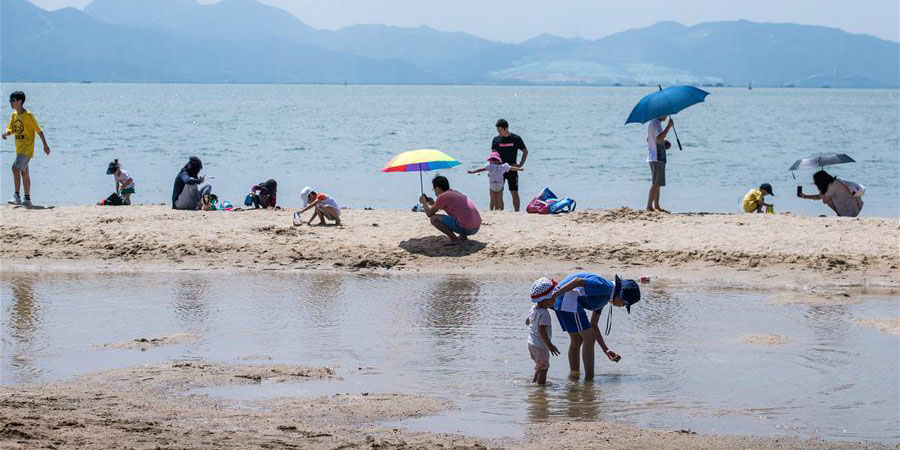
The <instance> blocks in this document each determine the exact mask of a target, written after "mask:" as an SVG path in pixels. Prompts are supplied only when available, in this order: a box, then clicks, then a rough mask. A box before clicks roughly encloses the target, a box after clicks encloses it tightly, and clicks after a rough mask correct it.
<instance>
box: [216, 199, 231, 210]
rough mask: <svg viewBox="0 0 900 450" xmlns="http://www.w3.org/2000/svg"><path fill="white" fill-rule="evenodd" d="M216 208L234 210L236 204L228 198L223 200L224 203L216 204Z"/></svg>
mask: <svg viewBox="0 0 900 450" xmlns="http://www.w3.org/2000/svg"><path fill="white" fill-rule="evenodd" d="M216 209H218V210H222V211H233V210H234V205H232V204H231V202H229V201H228V200H222V203H219V204H218V205H217V206H216Z"/></svg>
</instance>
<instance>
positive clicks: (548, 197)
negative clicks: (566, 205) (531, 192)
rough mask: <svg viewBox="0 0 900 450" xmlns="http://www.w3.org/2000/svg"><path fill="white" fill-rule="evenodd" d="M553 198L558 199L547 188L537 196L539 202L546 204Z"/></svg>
mask: <svg viewBox="0 0 900 450" xmlns="http://www.w3.org/2000/svg"><path fill="white" fill-rule="evenodd" d="M554 198H559V197H557V196H556V194H554V193H553V191H551V190H550V188H548V187H546V188H544V191H543V192H541V195H539V196H538V200H540V201H542V202H546V201H547V200H551V199H554Z"/></svg>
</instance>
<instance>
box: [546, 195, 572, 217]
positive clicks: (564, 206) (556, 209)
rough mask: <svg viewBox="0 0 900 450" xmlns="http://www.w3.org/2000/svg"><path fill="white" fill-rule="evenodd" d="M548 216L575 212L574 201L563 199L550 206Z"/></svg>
mask: <svg viewBox="0 0 900 450" xmlns="http://www.w3.org/2000/svg"><path fill="white" fill-rule="evenodd" d="M549 207H550V214H560V213H570V212H572V211H575V200H573V199H571V198H564V199H561V200H557V201H555V202H553V203H552V204H550V206H549Z"/></svg>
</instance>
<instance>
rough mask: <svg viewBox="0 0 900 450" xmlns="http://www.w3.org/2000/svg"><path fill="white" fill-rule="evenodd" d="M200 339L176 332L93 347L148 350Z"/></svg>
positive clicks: (193, 335)
mask: <svg viewBox="0 0 900 450" xmlns="http://www.w3.org/2000/svg"><path fill="white" fill-rule="evenodd" d="M197 339H200V336H199V335H196V334H191V333H175V334H170V335H166V336H160V337H156V338H150V339H148V338H137V339H134V340H131V341H127V342H119V343H115V344H103V345H97V346H94V347H93V348H95V349H114V348H116V349H140V350H141V351H147V350H149V349H151V348H154V347H159V346H161V345H175V344H181V343H184V342H191V341H196V340H197Z"/></svg>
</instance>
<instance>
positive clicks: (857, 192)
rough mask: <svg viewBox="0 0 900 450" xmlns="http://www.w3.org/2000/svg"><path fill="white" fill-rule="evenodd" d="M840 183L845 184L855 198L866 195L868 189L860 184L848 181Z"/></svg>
mask: <svg viewBox="0 0 900 450" xmlns="http://www.w3.org/2000/svg"><path fill="white" fill-rule="evenodd" d="M838 181H840V182H841V183H844V186H847V189H849V190H850V193H851V194H853V196H854V197H862V196H863V195H865V194H866V187H865V186H863V185H861V184H859V183H854V182H852V181H847V180H838Z"/></svg>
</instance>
